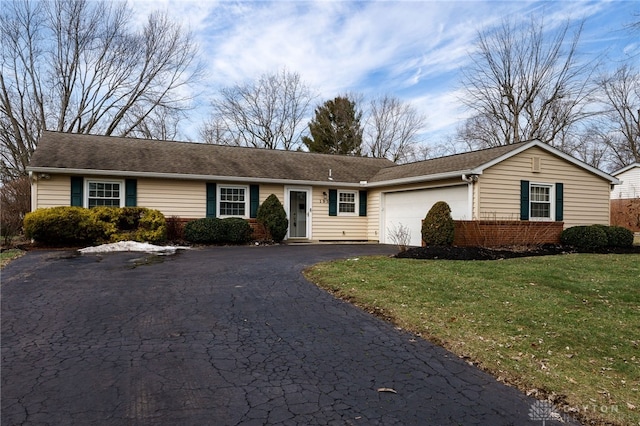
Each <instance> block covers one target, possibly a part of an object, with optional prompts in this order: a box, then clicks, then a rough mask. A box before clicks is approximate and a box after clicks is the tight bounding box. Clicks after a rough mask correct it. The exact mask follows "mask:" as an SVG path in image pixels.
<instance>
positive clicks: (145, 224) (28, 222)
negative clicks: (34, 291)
mask: <svg viewBox="0 0 640 426" xmlns="http://www.w3.org/2000/svg"><path fill="white" fill-rule="evenodd" d="M24 228H25V235H26V236H27V238H31V239H33V240H34V241H36V242H38V243H42V244H46V245H52V246H61V245H88V244H96V243H105V242H117V241H125V240H133V241H140V242H161V241H164V240H165V238H166V220H165V218H164V215H163V214H162V213H161V212H159V211H158V210H152V209H147V208H144V207H125V208H119V207H96V208H92V209H86V208H83V207H68V206H62V207H51V208H44V209H38V210H36V211H34V212H31V213H28V214H27V215H26V216H25V218H24Z"/></svg>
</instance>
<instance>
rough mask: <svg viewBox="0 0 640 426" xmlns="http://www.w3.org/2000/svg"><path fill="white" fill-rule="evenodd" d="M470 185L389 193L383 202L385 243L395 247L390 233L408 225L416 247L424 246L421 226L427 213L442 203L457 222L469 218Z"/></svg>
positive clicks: (413, 244) (412, 243)
mask: <svg viewBox="0 0 640 426" xmlns="http://www.w3.org/2000/svg"><path fill="white" fill-rule="evenodd" d="M468 197H469V194H468V188H467V185H461V186H450V187H447V188H436V189H421V190H415V191H400V192H387V193H386V194H385V195H384V202H383V209H384V210H383V211H382V215H383V218H384V219H383V229H382V232H383V241H384V242H385V243H387V244H394V241H393V240H392V239H391V238H390V237H389V234H390V232H393V230H394V229H398V228H399V227H400V226H404V227H406V228H408V229H409V231H410V232H411V243H410V245H412V246H420V245H421V243H422V236H421V230H420V228H421V226H422V220H423V219H424V217H425V216H426V215H427V212H428V211H429V209H431V207H432V206H433V205H434V204H435V203H437V202H438V201H446V202H447V203H448V204H449V207H451V216H452V217H453V218H454V219H469V217H468V216H469V209H468V205H469V199H468Z"/></svg>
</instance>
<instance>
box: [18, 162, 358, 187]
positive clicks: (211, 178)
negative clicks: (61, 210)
mask: <svg viewBox="0 0 640 426" xmlns="http://www.w3.org/2000/svg"><path fill="white" fill-rule="evenodd" d="M27 171H29V172H34V173H59V174H67V175H83V176H118V177H136V178H151V179H180V180H201V181H213V182H242V183H246V182H262V183H275V184H286V185H311V186H331V187H340V188H353V187H364V186H366V185H363V184H362V183H360V182H334V181H330V180H327V181H313V180H292V179H273V178H262V177H249V176H247V177H238V176H217V175H190V174H181V173H155V172H129V171H124V170H96V169H65V168H57V167H27Z"/></svg>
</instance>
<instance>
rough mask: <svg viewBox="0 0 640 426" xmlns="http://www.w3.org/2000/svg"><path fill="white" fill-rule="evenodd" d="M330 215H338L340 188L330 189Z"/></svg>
mask: <svg viewBox="0 0 640 426" xmlns="http://www.w3.org/2000/svg"><path fill="white" fill-rule="evenodd" d="M329 216H338V190H337V189H330V190H329Z"/></svg>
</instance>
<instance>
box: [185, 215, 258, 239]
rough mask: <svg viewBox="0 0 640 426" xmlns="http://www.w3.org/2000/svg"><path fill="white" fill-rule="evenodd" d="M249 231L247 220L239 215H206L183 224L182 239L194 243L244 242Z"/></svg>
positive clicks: (249, 235)
mask: <svg viewBox="0 0 640 426" xmlns="http://www.w3.org/2000/svg"><path fill="white" fill-rule="evenodd" d="M251 233H252V230H251V225H249V222H247V221H246V220H244V219H242V218H240V217H228V218H225V219H219V218H215V217H207V218H203V219H196V220H192V221H191V222H188V223H187V224H186V225H185V226H184V239H185V240H187V241H189V242H191V243H194V244H245V243H247V242H249V241H250V240H251Z"/></svg>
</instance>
